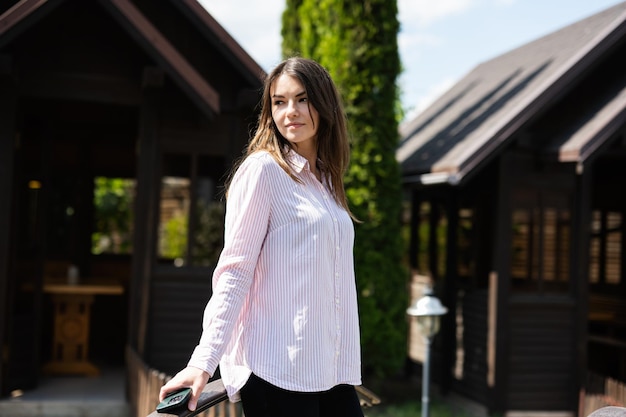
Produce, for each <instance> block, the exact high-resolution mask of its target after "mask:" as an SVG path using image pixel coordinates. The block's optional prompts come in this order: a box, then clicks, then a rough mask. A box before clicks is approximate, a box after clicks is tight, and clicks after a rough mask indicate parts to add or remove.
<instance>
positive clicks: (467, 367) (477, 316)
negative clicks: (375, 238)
mask: <svg viewBox="0 0 626 417" xmlns="http://www.w3.org/2000/svg"><path fill="white" fill-rule="evenodd" d="M624 57H626V2H623V3H619V4H617V5H615V6H613V7H611V8H609V9H607V10H604V11H602V12H600V13H597V14H595V15H593V16H590V17H588V18H586V19H584V20H581V21H579V22H576V23H574V24H571V25H569V26H567V27H564V28H562V29H561V30H558V31H556V32H554V33H551V34H548V35H547V36H544V37H542V38H540V39H537V40H535V41H533V42H530V43H528V44H525V45H523V46H521V47H519V48H516V49H514V50H511V51H509V52H507V53H505V54H503V55H501V56H498V57H495V58H494V59H492V60H489V61H487V62H484V63H482V64H480V65H478V66H477V67H476V68H474V69H473V70H472V71H470V72H469V73H468V74H467V75H466V76H465V77H463V78H462V79H461V80H460V81H459V82H458V83H457V84H456V85H454V86H453V87H452V88H451V89H450V90H449V91H447V92H446V93H445V94H443V95H442V96H440V97H439V98H438V99H437V100H436V101H435V102H434V103H433V104H432V105H431V106H430V107H429V108H427V109H426V110H425V111H423V112H422V113H420V114H419V115H418V116H417V117H415V118H414V119H412V120H410V121H408V122H407V123H405V124H403V125H402V126H401V144H400V146H399V148H398V149H397V158H398V160H399V161H400V163H401V167H402V172H403V179H404V185H405V189H406V193H407V197H408V198H407V200H408V201H410V218H411V233H410V235H411V245H410V246H411V249H410V262H411V267H412V268H413V269H414V271H415V274H416V276H417V275H427V276H431V277H432V278H433V280H434V282H435V291H436V294H437V296H438V297H439V298H440V299H441V301H442V303H443V304H444V305H446V306H447V307H448V308H449V309H450V312H449V313H448V314H447V315H446V316H444V319H443V324H442V331H441V332H440V334H439V335H438V336H437V338H436V340H435V342H436V343H435V346H434V348H433V349H434V350H435V352H434V353H433V355H434V361H435V365H436V366H435V369H434V371H433V378H434V379H435V381H436V382H437V383H438V384H439V386H440V387H441V388H442V389H443V391H444V392H450V391H453V392H457V393H460V394H463V395H465V396H467V397H469V398H471V399H473V400H475V401H478V402H479V403H481V404H484V405H486V406H487V407H488V409H489V410H491V411H492V412H498V413H509V412H515V411H519V412H522V413H526V414H524V415H529V414H527V413H531V414H530V415H532V413H533V412H536V411H541V412H546V411H547V412H556V413H565V414H566V415H576V413H577V411H578V409H579V406H580V404H581V403H582V401H581V398H584V397H585V393H586V392H587V391H588V390H587V382H586V381H587V378H588V377H589V376H590V375H596V376H598V375H599V376H602V377H603V378H611V379H612V380H615V381H622V382H623V381H626V320H625V318H626V192H625V190H626V59H624ZM582 415H585V414H584V413H583V414H582Z"/></svg>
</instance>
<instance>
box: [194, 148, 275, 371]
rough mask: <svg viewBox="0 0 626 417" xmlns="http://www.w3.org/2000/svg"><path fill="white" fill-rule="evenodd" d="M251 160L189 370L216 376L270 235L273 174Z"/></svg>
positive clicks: (233, 199)
mask: <svg viewBox="0 0 626 417" xmlns="http://www.w3.org/2000/svg"><path fill="white" fill-rule="evenodd" d="M266 168H267V166H266V165H265V164H264V162H263V161H262V160H260V159H258V158H254V157H248V158H247V159H246V160H245V161H244V162H243V163H242V165H241V166H240V167H239V169H238V170H237V172H236V173H235V176H234V177H233V180H232V182H231V185H230V187H229V190H228V197H227V200H226V219H225V230H224V248H223V250H222V253H221V254H220V258H219V260H218V263H217V266H216V268H215V271H214V273H213V295H212V297H211V299H210V300H209V302H208V303H207V306H206V308H205V310H204V318H203V324H202V327H203V329H202V336H201V337H200V342H199V344H198V346H196V348H195V349H194V352H193V354H192V356H191V359H190V361H189V363H188V365H189V366H193V367H196V368H200V369H202V370H204V371H206V372H208V373H209V374H211V375H213V374H214V373H215V369H216V368H217V365H218V364H219V361H220V359H221V357H222V355H223V354H224V351H225V349H226V346H227V344H228V342H229V340H230V337H231V335H232V334H233V330H234V327H235V323H236V321H237V318H238V317H239V314H240V312H241V309H242V306H243V304H244V301H245V299H246V297H247V295H248V292H249V290H250V287H251V284H252V279H253V276H254V270H255V267H256V264H257V260H258V257H259V253H260V251H261V247H262V245H263V242H264V240H265V236H266V234H267V229H268V224H269V216H270V207H271V192H270V188H271V187H269V186H268V185H269V184H268V170H267V169H266Z"/></svg>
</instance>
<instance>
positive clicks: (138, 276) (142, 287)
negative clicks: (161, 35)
mask: <svg viewBox="0 0 626 417" xmlns="http://www.w3.org/2000/svg"><path fill="white" fill-rule="evenodd" d="M159 72H160V70H159V69H156V68H149V69H146V70H145V71H144V77H143V86H144V89H143V96H142V103H141V108H140V112H139V138H138V147H139V155H138V158H139V159H138V162H137V196H136V199H135V201H136V204H135V219H136V221H135V230H134V236H133V268H132V279H131V286H130V291H131V293H130V325H129V335H128V340H129V343H130V345H131V346H132V347H133V348H135V350H136V351H137V353H139V355H141V356H142V357H143V355H144V354H145V348H146V346H145V342H146V336H147V329H148V319H149V317H148V315H149V311H150V310H149V307H150V286H151V278H152V273H153V266H154V263H155V256H156V241H157V239H158V236H157V228H158V221H159V189H160V172H161V170H160V162H161V148H160V140H159V130H158V112H159V104H160V99H161V84H160V81H162V80H163V77H162V76H159ZM159 80H160V81H159Z"/></svg>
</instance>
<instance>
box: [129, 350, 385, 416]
mask: <svg viewBox="0 0 626 417" xmlns="http://www.w3.org/2000/svg"><path fill="white" fill-rule="evenodd" d="M126 366H127V369H128V395H129V397H130V398H129V400H130V404H131V409H132V410H133V414H134V415H135V416H136V417H145V416H148V417H194V416H199V417H243V411H242V409H241V403H232V402H230V401H226V400H227V399H228V396H227V395H226V389H225V388H224V384H222V381H221V380H220V379H217V380H214V381H211V382H209V383H208V384H207V385H206V387H205V388H204V390H203V391H202V394H201V395H200V399H199V400H198V405H197V408H196V410H195V411H193V412H191V411H189V410H183V411H181V412H180V413H178V414H163V413H157V412H156V410H155V408H156V406H157V404H158V403H159V391H160V389H161V387H162V386H163V385H164V384H165V383H166V382H167V381H168V380H169V379H170V378H171V377H170V376H168V375H166V374H164V373H163V372H159V371H157V370H156V369H152V368H150V367H149V366H148V365H147V364H146V363H145V362H144V361H143V359H142V358H141V357H140V356H139V355H138V354H137V352H135V351H134V350H133V349H132V348H130V347H128V348H127V349H126ZM355 388H356V392H357V394H358V396H359V401H360V403H361V407H364V408H368V407H372V406H374V405H377V404H380V398H379V397H378V396H377V395H376V394H374V393H373V392H372V391H370V390H368V389H367V388H365V387H363V386H357V387H355Z"/></svg>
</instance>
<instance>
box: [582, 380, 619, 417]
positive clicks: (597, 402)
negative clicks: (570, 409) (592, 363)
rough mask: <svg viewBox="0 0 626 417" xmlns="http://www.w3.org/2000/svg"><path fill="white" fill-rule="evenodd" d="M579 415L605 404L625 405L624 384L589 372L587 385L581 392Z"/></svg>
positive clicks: (584, 414) (586, 414)
mask: <svg viewBox="0 0 626 417" xmlns="http://www.w3.org/2000/svg"><path fill="white" fill-rule="evenodd" d="M580 401H581V404H580V407H579V412H578V415H579V416H581V417H582V416H588V415H589V414H591V413H592V412H593V411H595V410H598V409H599V408H602V407H606V406H617V407H625V406H626V384H625V383H624V382H621V381H617V380H615V379H612V378H607V377H603V376H601V375H597V374H593V373H589V374H588V377H587V386H586V387H585V391H584V392H583V393H582V394H581V399H580Z"/></svg>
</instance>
